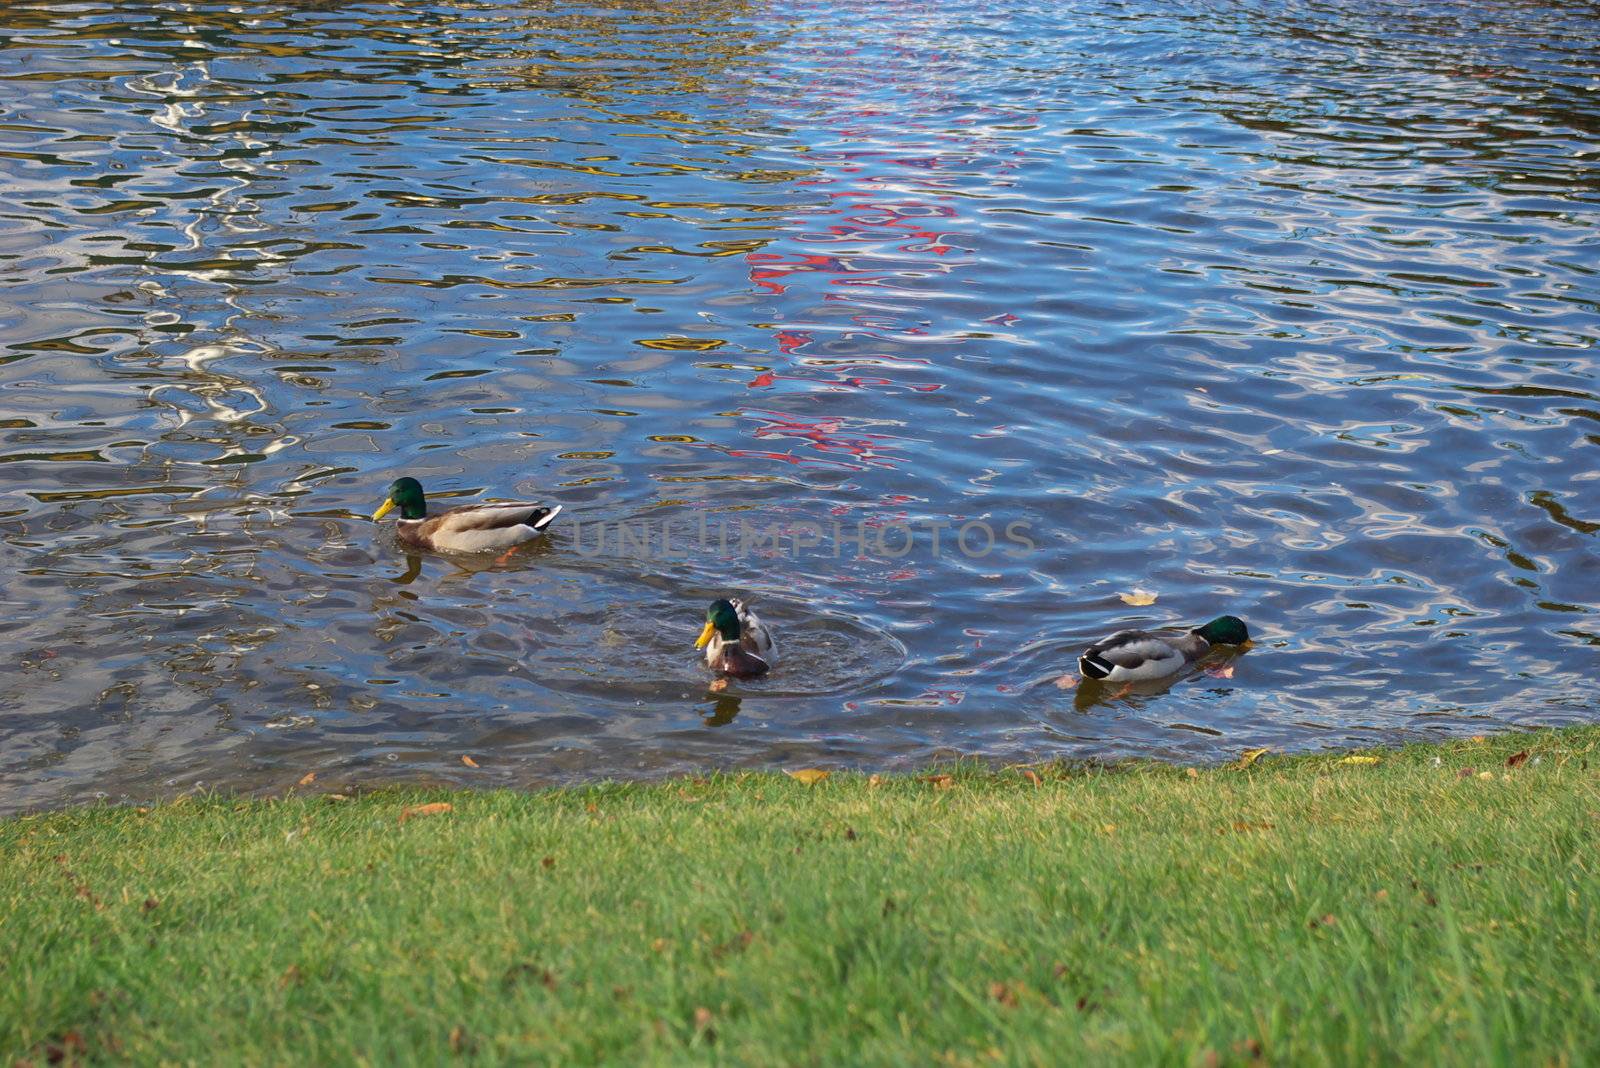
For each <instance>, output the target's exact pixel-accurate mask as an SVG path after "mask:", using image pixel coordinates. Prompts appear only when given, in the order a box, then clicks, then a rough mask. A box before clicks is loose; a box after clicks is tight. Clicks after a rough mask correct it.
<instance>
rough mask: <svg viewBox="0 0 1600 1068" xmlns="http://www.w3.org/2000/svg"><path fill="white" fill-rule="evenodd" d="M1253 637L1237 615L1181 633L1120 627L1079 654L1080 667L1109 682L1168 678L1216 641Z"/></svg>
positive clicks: (1241, 640) (1232, 641)
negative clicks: (1156, 632) (1172, 633)
mask: <svg viewBox="0 0 1600 1068" xmlns="http://www.w3.org/2000/svg"><path fill="white" fill-rule="evenodd" d="M1249 640H1250V632H1249V631H1248V630H1246V629H1245V625H1244V620H1242V619H1239V618H1237V617H1235V616H1218V617H1217V618H1216V619H1213V620H1212V621H1211V622H1210V623H1207V624H1206V625H1205V626H1203V627H1195V628H1194V629H1193V630H1191V631H1189V633H1187V634H1179V635H1170V636H1169V635H1160V634H1151V633H1150V632H1149V631H1147V630H1119V631H1117V632H1116V633H1115V634H1113V635H1111V636H1110V637H1109V638H1102V639H1101V640H1099V641H1097V642H1095V643H1094V644H1093V645H1091V646H1089V648H1088V650H1087V651H1085V652H1084V654H1083V655H1082V656H1080V657H1078V670H1079V671H1081V672H1083V677H1084V678H1086V679H1097V680H1098V679H1104V680H1107V681H1109V682H1137V681H1141V680H1145V679H1164V678H1166V677H1167V676H1168V675H1176V674H1177V673H1178V672H1179V671H1182V670H1183V669H1184V668H1186V667H1188V666H1189V665H1190V664H1192V663H1194V662H1195V661H1196V660H1199V659H1200V658H1201V657H1202V656H1205V655H1206V653H1208V652H1210V651H1211V647H1212V646H1214V645H1243V644H1244V643H1245V642H1247V641H1249Z"/></svg>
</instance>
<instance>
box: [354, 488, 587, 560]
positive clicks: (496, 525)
mask: <svg viewBox="0 0 1600 1068" xmlns="http://www.w3.org/2000/svg"><path fill="white" fill-rule="evenodd" d="M396 508H398V509H399V510H400V519H399V521H398V522H397V523H396V524H395V535H396V536H397V537H398V538H399V539H400V543H401V544H402V545H408V546H411V547H413V548H418V549H434V550H438V551H442V552H456V553H480V552H493V551H496V550H505V549H512V548H515V547H516V546H518V545H521V544H522V543H523V542H528V541H532V540H533V539H534V538H537V537H538V536H539V535H540V534H542V533H543V532H544V529H545V527H547V526H549V525H550V521H551V520H553V519H554V518H555V517H556V514H557V513H558V512H560V511H561V506H560V505H559V504H558V505H555V506H554V507H546V506H544V505H542V504H531V503H528V502H525V501H518V502H514V503H500V504H463V505H461V506H459V507H456V508H451V509H449V510H448V511H444V512H440V513H439V514H438V515H433V516H430V515H429V514H428V500H427V498H426V497H424V496H423V493H422V483H420V482H418V481H417V480H416V479H414V478H412V477H410V476H409V475H407V476H404V477H401V478H397V479H395V480H394V481H393V482H391V483H390V484H389V492H388V495H387V496H386V497H385V498H384V501H383V505H382V506H381V507H380V508H379V509H378V510H377V511H376V512H373V513H372V518H373V521H374V522H376V521H377V520H380V519H382V518H383V517H384V516H386V515H388V514H389V513H390V512H391V511H393V510H394V509H396Z"/></svg>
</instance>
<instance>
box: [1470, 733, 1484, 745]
mask: <svg viewBox="0 0 1600 1068" xmlns="http://www.w3.org/2000/svg"><path fill="white" fill-rule="evenodd" d="M1488 740H1489V739H1488V737H1486V736H1485V735H1482V734H1474V735H1473V736H1472V737H1471V738H1468V739H1467V741H1469V742H1471V743H1472V744H1473V745H1482V744H1483V743H1484V742H1487V741H1488Z"/></svg>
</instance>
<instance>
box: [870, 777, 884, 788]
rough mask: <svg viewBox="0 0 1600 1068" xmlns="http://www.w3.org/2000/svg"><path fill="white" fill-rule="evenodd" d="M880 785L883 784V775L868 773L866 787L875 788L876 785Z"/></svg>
mask: <svg viewBox="0 0 1600 1068" xmlns="http://www.w3.org/2000/svg"><path fill="white" fill-rule="evenodd" d="M882 785H883V776H882V775H868V776H867V789H869V790H876V789H877V788H878V787H880V786H882Z"/></svg>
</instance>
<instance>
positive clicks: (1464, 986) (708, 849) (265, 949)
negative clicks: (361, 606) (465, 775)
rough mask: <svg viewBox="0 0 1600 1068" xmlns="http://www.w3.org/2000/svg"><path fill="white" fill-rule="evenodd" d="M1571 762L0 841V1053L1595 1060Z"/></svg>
mask: <svg viewBox="0 0 1600 1068" xmlns="http://www.w3.org/2000/svg"><path fill="white" fill-rule="evenodd" d="M1597 743H1600V729H1589V728H1585V729H1576V730H1570V731H1566V732H1561V733H1541V734H1532V735H1529V734H1522V735H1509V736H1504V737H1496V738H1490V739H1488V740H1487V741H1481V742H1469V741H1463V742H1460V743H1452V744H1449V745H1445V746H1442V747H1421V746H1419V747H1414V748H1408V749H1405V750H1401V751H1397V752H1389V753H1385V754H1382V759H1381V761H1380V762H1378V763H1376V764H1357V763H1341V762H1340V761H1339V759H1338V758H1337V757H1311V758H1299V759H1280V758H1274V757H1271V756H1267V757H1264V758H1262V759H1261V760H1259V761H1257V762H1256V763H1254V764H1253V765H1252V766H1250V767H1248V768H1243V769H1237V768H1232V769H1210V770H1200V771H1198V772H1191V771H1189V770H1187V769H1181V768H1177V769H1174V768H1166V767H1138V768H1131V769H1117V770H1098V771H1085V770H1082V769H1077V770H1073V769H1038V770H1037V772H1036V775H1037V778H1038V782H1037V783H1036V782H1035V781H1033V778H1034V776H1030V775H1027V774H1024V773H1023V772H1021V771H1017V770H1009V771H1003V772H990V771H980V770H975V769H974V770H970V771H969V770H957V771H956V772H955V773H954V776H953V778H949V779H945V778H938V777H936V778H934V779H932V780H931V781H930V780H926V779H919V778H890V779H886V780H884V781H882V782H872V781H869V780H868V779H867V778H865V777H856V776H839V775H836V776H833V777H831V778H829V779H827V780H825V781H822V782H819V783H816V784H814V785H809V786H808V785H805V784H803V783H801V782H798V781H795V780H793V779H790V778H787V777H784V776H781V775H754V776H741V777H727V778H721V777H719V778H712V779H710V780H677V781H673V782H669V783H664V784H655V785H638V786H630V785H622V786H618V785H610V786H595V787H591V788H583V789H575V790H559V791H550V792H543V793H536V794H531V795H530V794H515V793H481V794H473V793H454V794H444V793H428V794H423V793H382V794H375V795H370V796H366V797H360V798H355V799H350V800H337V799H330V798H327V797H320V796H288V797H285V798H284V799H282V800H278V801H254V802H246V803H237V802H232V801H225V800H200V801H188V802H185V803H181V804H177V805H168V806H161V807H157V808H154V809H152V810H149V811H147V812H144V811H137V810H134V809H114V808H88V809H75V810H72V811H67V812H60V813H55V814H50V815H45V816H38V817H31V818H22V819H11V820H5V821H0V857H3V866H0V976H3V980H4V981H3V982H0V1063H7V1062H10V1061H12V1060H15V1059H22V1060H29V1061H32V1062H34V1063H38V1064H44V1063H47V1062H48V1061H50V1060H51V1059H52V1058H54V1059H56V1060H61V1059H66V1060H76V1059H81V1060H91V1061H92V1060H96V1059H105V1060H119V1061H120V1060H136V1061H141V1062H155V1061H161V1062H192V1063H219V1062H220V1063H236V1062H246V1063H257V1064H261V1063H291V1062H294V1063H348V1062H362V1061H365V1062H369V1063H374V1064H402V1063H440V1062H444V1061H448V1060H450V1059H452V1058H459V1059H461V1060H464V1061H480V1062H494V1061H506V1062H519V1063H527V1062H548V1063H557V1064H577V1063H587V1062H592V1061H602V1060H603V1061H610V1062H612V1063H619V1064H634V1063H690V1062H694V1063H700V1062H706V1061H722V1062H726V1063H736V1064H757V1065H766V1064H771V1065H793V1064H821V1065H835V1064H858V1063H874V1064H904V1063H929V1062H930V1061H933V1062H935V1063H952V1064H964V1063H971V1064H991V1063H1030V1064H1059V1063H1065V1062H1070V1061H1076V1060H1081V1059H1085V1058H1087V1059H1089V1060H1091V1061H1093V1062H1106V1061H1120V1062H1126V1063H1130V1064H1148V1063H1156V1062H1160V1063H1169V1064H1205V1065H1210V1064H1229V1063H1243V1062H1248V1061H1251V1060H1256V1059H1259V1060H1262V1061H1265V1062H1268V1063H1278V1064H1291V1063H1292V1064H1297V1065H1298V1064H1317V1063H1341V1064H1343V1063H1351V1062H1393V1061H1396V1060H1403V1061H1405V1062H1407V1063H1417V1062H1420V1063H1460V1064H1468V1063H1471V1064H1479V1063H1490V1062H1508V1063H1524V1064H1582V1063H1590V1064H1592V1063H1596V1062H1597V1061H1600V987H1597V982H1600V980H1597V974H1600V970H1597V968H1596V963H1595V962H1596V960H1597V958H1600V878H1597V871H1596V868H1597V865H1600V861H1597V854H1596V845H1597V839H1600V750H1597V748H1596V747H1597ZM1523 752H1526V753H1527V754H1528V755H1527V757H1526V758H1525V759H1513V758H1515V757H1516V755H1517V754H1519V753H1523ZM1508 760H1509V761H1510V763H1509V764H1508ZM1469 769H1470V770H1469ZM430 802H431V803H441V802H442V803H448V804H449V805H450V806H451V809H450V810H449V811H443V812H433V813H424V814H416V815H413V816H411V817H410V818H405V819H402V815H403V813H405V811H406V810H407V809H414V808H415V807H416V806H419V805H423V804H426V803H430Z"/></svg>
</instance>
